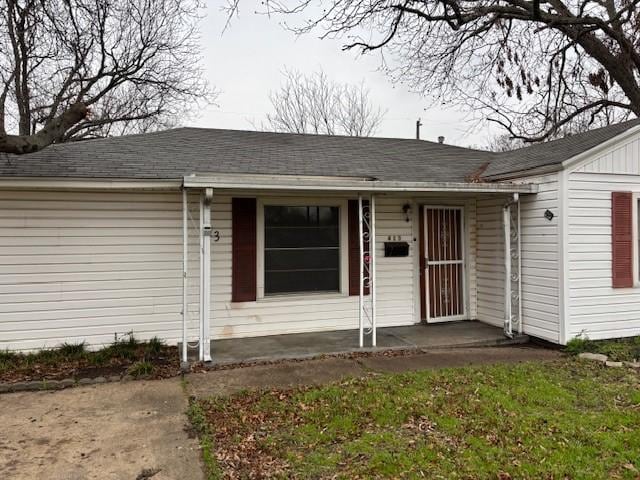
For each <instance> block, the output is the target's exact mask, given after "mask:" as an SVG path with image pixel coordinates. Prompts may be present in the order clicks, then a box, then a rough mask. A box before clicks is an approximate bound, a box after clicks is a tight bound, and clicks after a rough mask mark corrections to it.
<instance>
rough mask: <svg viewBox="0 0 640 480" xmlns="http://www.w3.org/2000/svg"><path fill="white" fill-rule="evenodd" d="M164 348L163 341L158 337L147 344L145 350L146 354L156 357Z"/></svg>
mask: <svg viewBox="0 0 640 480" xmlns="http://www.w3.org/2000/svg"><path fill="white" fill-rule="evenodd" d="M163 348H164V340H161V339H159V338H158V337H153V338H151V339H150V340H149V341H148V342H147V346H146V350H147V353H149V354H152V355H158V354H159V353H160V352H162V349H163Z"/></svg>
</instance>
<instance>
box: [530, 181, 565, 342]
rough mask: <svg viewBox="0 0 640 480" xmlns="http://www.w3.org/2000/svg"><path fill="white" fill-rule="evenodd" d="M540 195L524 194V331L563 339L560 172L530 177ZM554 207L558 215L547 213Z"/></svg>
mask: <svg viewBox="0 0 640 480" xmlns="http://www.w3.org/2000/svg"><path fill="white" fill-rule="evenodd" d="M526 181H528V182H532V183H537V184H538V188H539V190H538V193H537V194H536V195H524V196H522V197H521V202H520V207H521V212H520V226H521V229H522V232H521V233H522V238H521V242H522V320H523V326H524V333H526V334H528V335H532V336H534V337H538V338H542V339H545V340H549V341H551V342H555V343H558V342H559V341H560V327H561V326H560V319H561V315H560V310H561V309H560V282H561V278H560V276H561V273H560V269H559V264H560V244H559V242H560V235H559V231H558V224H559V222H561V221H562V215H561V211H560V208H561V207H560V190H559V179H558V174H553V175H547V176H544V177H535V178H528V179H526ZM546 210H550V211H551V212H552V213H553V215H554V217H553V219H552V220H550V221H549V220H547V219H546V218H545V216H544V213H545V211H546Z"/></svg>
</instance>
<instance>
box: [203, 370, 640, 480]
mask: <svg viewBox="0 0 640 480" xmlns="http://www.w3.org/2000/svg"><path fill="white" fill-rule="evenodd" d="M192 408H194V407H192ZM198 409H199V414H198V415H199V418H198V424H199V425H200V427H198V431H205V432H206V435H205V437H204V438H205V441H206V445H207V447H206V448H207V449H209V450H207V453H206V455H207V456H208V457H209V459H208V460H206V461H207V462H209V463H211V462H213V460H212V459H213V455H212V452H211V451H210V449H211V448H213V449H214V451H213V453H215V457H216V458H217V461H215V462H214V464H213V465H212V466H211V468H213V469H215V470H216V471H220V472H222V473H223V474H224V473H225V472H234V475H235V477H234V478H248V477H252V476H253V475H255V474H257V473H260V474H261V475H263V476H264V477H271V478H310V479H311V478H344V479H352V478H431V479H439V478H442V479H485V478H486V479H496V478H513V479H515V478H519V479H538V478H541V479H586V480H589V479H608V478H621V479H637V478H638V476H639V475H640V472H639V470H640V435H639V434H638V432H639V431H640V376H639V375H638V373H637V372H634V371H632V370H630V369H626V368H621V369H613V368H606V367H603V366H601V365H599V364H594V363H592V362H585V361H580V360H575V359H572V358H568V359H565V360H562V361H558V362H555V363H546V364H532V363H527V364H519V365H500V366H488V367H476V368H458V369H445V370H440V371H423V372H417V373H407V374H395V375H383V376H371V377H368V378H365V379H359V380H350V381H346V382H343V383H340V384H331V385H327V386H322V387H315V388H308V389H300V390H292V391H267V392H245V393H241V394H237V395H234V396H231V397H228V398H212V399H209V400H205V401H202V402H200V404H199V407H198ZM202 417H204V419H203V418H202ZM192 421H193V416H192ZM203 424H205V426H204V427H203V426H202V425H203ZM203 429H204V430H203ZM204 447H205V446H204V445H203V450H204Z"/></svg>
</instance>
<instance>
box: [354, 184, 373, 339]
mask: <svg viewBox="0 0 640 480" xmlns="http://www.w3.org/2000/svg"><path fill="white" fill-rule="evenodd" d="M375 213H376V206H375V198H374V195H373V194H372V195H370V197H369V201H368V202H365V201H363V198H362V195H358V233H359V238H360V297H359V314H358V321H359V328H360V347H361V348H362V347H364V339H365V335H367V336H369V335H370V336H371V346H372V347H375V346H376V340H377V339H376V258H375V257H376V219H375ZM366 291H368V292H369V295H365V293H366Z"/></svg>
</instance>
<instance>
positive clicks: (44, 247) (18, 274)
mask: <svg viewBox="0 0 640 480" xmlns="http://www.w3.org/2000/svg"><path fill="white" fill-rule="evenodd" d="M180 199H181V197H180V195H179V194H178V193H114V192H104V193H83V192H53V191H51V192H48V191H0V349H4V348H12V349H34V348H39V347H52V346H55V345H58V344H60V343H62V342H65V341H66V342H75V341H81V340H87V341H88V342H89V343H91V344H94V345H96V344H105V343H110V342H112V341H113V340H114V335H115V334H116V333H117V334H124V333H126V332H129V331H131V330H133V331H134V333H135V334H136V336H138V337H139V338H149V337H151V336H154V335H157V336H160V337H162V338H165V339H167V340H169V341H171V342H175V341H176V340H177V339H178V338H179V337H180V335H181V328H182V327H181V325H182V324H181V316H180V311H181V308H182V280H181V271H182V224H181V217H182V213H181V200H180Z"/></svg>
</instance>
